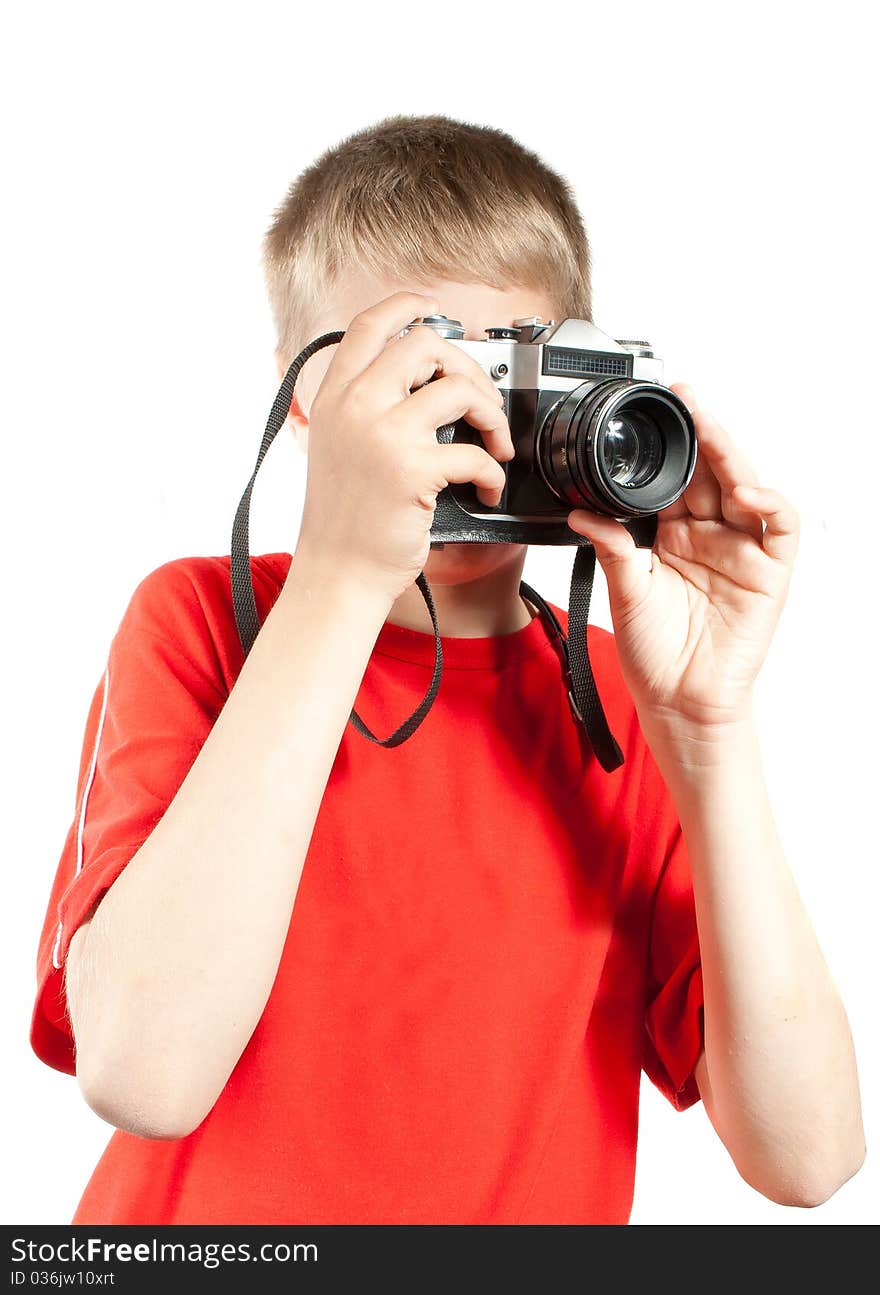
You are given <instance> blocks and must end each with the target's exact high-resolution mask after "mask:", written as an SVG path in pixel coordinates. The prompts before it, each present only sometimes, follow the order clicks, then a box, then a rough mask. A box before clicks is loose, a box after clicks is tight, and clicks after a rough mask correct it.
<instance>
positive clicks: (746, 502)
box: [735, 486, 800, 566]
mask: <svg viewBox="0 0 880 1295" xmlns="http://www.w3.org/2000/svg"><path fill="white" fill-rule="evenodd" d="M735 494H736V501H737V504H738V505H739V506H740V507H741V508H743V509H744V510H745V511H746V512H749V513H751V514H752V515H753V516H755V517H757V518H759V519H760V520H761V521H762V522H763V523H764V524H765V525H764V534H763V538H762V544H763V548H764V552H765V553H767V554H769V555H770V557H771V558H775V559H776V560H777V561H778V562H784V563H785V565H786V566H791V564H792V563H793V562H794V559H795V555H796V553H797V550H798V542H799V539H800V517H799V516H798V512H797V509H796V508H795V506H794V504H792V503H791V502H790V500H788V499H786V498H785V496H784V495H781V494H780V493H779V492H778V491H777V490H770V489H769V488H768V487H767V486H737V487H736V491H735Z"/></svg>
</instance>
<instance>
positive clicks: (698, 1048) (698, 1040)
mask: <svg viewBox="0 0 880 1295" xmlns="http://www.w3.org/2000/svg"><path fill="white" fill-rule="evenodd" d="M703 1037H704V1036H703V976H702V970H701V965H700V944H699V940H698V938H697V922H696V914H695V910H694V894H693V887H692V883H691V872H690V863H689V860H688V855H687V848H686V845H685V841H684V837H683V836H682V832H681V827H680V825H679V824H678V822H677V820H676V822H675V825H674V827H673V830H672V833H671V837H670V844H669V849H668V852H667V855H666V859H665V862H664V865H663V869H662V872H661V874H660V879H659V881H658V884H657V889H656V891H655V894H654V902H653V911H652V918H651V931H650V951H649V972H648V994H647V1002H646V1008H645V1051H644V1062H643V1064H644V1069H645V1072H646V1073H647V1075H648V1077H649V1078H650V1079H651V1081H652V1082H653V1083H654V1084H655V1085H656V1086H657V1088H659V1089H660V1091H661V1093H663V1095H664V1097H666V1098H667V1099H668V1100H669V1101H670V1102H671V1103H672V1105H673V1106H674V1107H675V1108H676V1110H680V1111H683V1110H686V1109H687V1107H689V1106H692V1105H693V1103H694V1102H696V1101H698V1100H699V1098H700V1091H699V1088H698V1086H697V1081H696V1079H695V1077H694V1067H695V1066H696V1064H697V1062H698V1061H699V1058H700V1054H701V1053H702V1051H703Z"/></svg>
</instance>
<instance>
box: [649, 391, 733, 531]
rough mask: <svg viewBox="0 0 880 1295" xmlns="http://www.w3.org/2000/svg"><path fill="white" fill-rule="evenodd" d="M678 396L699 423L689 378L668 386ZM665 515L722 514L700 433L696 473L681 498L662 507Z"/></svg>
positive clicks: (719, 498)
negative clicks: (701, 446) (702, 449)
mask: <svg viewBox="0 0 880 1295" xmlns="http://www.w3.org/2000/svg"><path fill="white" fill-rule="evenodd" d="M669 390H670V391H674V392H675V394H676V395H677V396H679V397H680V398H681V399H682V400H683V401H684V403H685V404H686V405H687V407H688V409H689V410H690V412H691V414H692V416H693V418H694V425H695V426H696V421H697V413H698V408H699V407H698V405H697V398H696V396H695V395H694V392H693V388H692V387H689V386H688V384H687V383H686V382H673V383H672V384H671V386H670V388H669ZM661 516H663V517H669V518H674V517H685V516H690V517H699V518H701V519H705V518H710V517H720V516H721V487H720V486H719V484H718V481H717V478H716V477H715V474H714V472H713V471H712V469H711V467H710V466H709V463H708V461H707V459H706V456H705V455H704V454H702V453H701V452H700V448H699V435H698V437H697V462H696V466H695V467H694V475H693V476H692V477H691V479H690V482H689V483H688V487H687V489H686V490H685V492H684V494H683V495H682V496H681V498H680V499H677V500H676V501H675V503H674V504H670V505H669V507H668V508H665V509H663V511H662V513H661Z"/></svg>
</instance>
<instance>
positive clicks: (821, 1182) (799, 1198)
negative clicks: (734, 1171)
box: [738, 1138, 865, 1209]
mask: <svg viewBox="0 0 880 1295" xmlns="http://www.w3.org/2000/svg"><path fill="white" fill-rule="evenodd" d="M864 1163H865V1143H864V1138H859V1139H858V1140H856V1141H855V1142H854V1143H853V1145H852V1146H848V1147H845V1148H842V1147H836V1148H834V1150H833V1154H829V1155H828V1156H827V1157H825V1158H820V1157H813V1158H811V1159H810V1161H809V1162H808V1163H805V1164H802V1165H798V1166H797V1167H796V1168H793V1169H790V1170H789V1171H788V1172H787V1173H785V1174H782V1173H779V1172H776V1173H774V1172H770V1173H764V1174H755V1173H749V1172H746V1171H744V1170H743V1169H741V1168H740V1169H739V1172H740V1175H741V1177H743V1178H744V1179H745V1181H746V1182H747V1183H748V1184H749V1186H750V1187H754V1188H755V1190H756V1191H758V1192H760V1193H761V1195H762V1196H766V1197H767V1198H768V1200H771V1201H774V1202H775V1203H776V1204H777V1205H786V1206H790V1207H792V1208H796V1209H816V1208H818V1206H820V1205H824V1204H826V1202H827V1201H829V1200H830V1199H831V1197H832V1196H834V1195H835V1193H836V1192H838V1191H840V1188H841V1187H843V1185H844V1184H845V1183H847V1182H849V1180H850V1179H851V1178H853V1177H854V1176H855V1175H856V1174H857V1173H858V1172H859V1170H860V1169H861V1167H862V1165H863V1164H864ZM738 1168H739V1166H738ZM774 1168H776V1167H774Z"/></svg>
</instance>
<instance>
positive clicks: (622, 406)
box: [535, 378, 697, 517]
mask: <svg viewBox="0 0 880 1295" xmlns="http://www.w3.org/2000/svg"><path fill="white" fill-rule="evenodd" d="M535 455H536V461H537V464H538V468H539V471H540V473H541V475H542V477H543V478H544V482H545V484H546V485H547V487H548V489H549V490H551V491H552V492H553V493H554V494H556V495H558V496H559V498H560V499H562V500H563V501H564V502H565V503H567V504H568V505H569V506H570V507H572V508H589V509H591V510H592V511H593V512H597V513H604V514H605V515H606V516H609V517H642V516H645V515H646V514H648V513H656V512H659V511H660V509H661V508H666V507H668V506H669V504H672V503H674V502H675V500H676V499H678V498H679V497H680V495H681V494H682V493H683V491H684V490H685V488H686V487H687V485H688V482H689V481H690V479H691V477H692V476H693V473H694V467H695V466H696V462H697V435H696V429H695V427H694V420H693V418H692V417H691V413H690V410H689V409H688V407H687V405H686V404H685V403H684V401H683V400H682V399H681V398H680V397H679V396H677V395H676V394H675V392H674V391H670V390H669V388H668V387H664V386H662V385H661V384H660V383H657V382H639V381H636V380H634V379H632V378H611V379H609V380H608V381H605V382H585V383H582V384H581V386H579V387H575V388H574V390H572V391H570V392H568V393H567V394H566V395H565V396H563V397H562V399H561V400H559V401H557V403H556V404H555V405H554V406H553V408H552V409H551V410H550V412H549V413H548V414H547V417H546V418H545V419H544V422H543V424H542V426H541V428H540V430H539V432H538V436H537V442H536V446H535Z"/></svg>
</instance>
